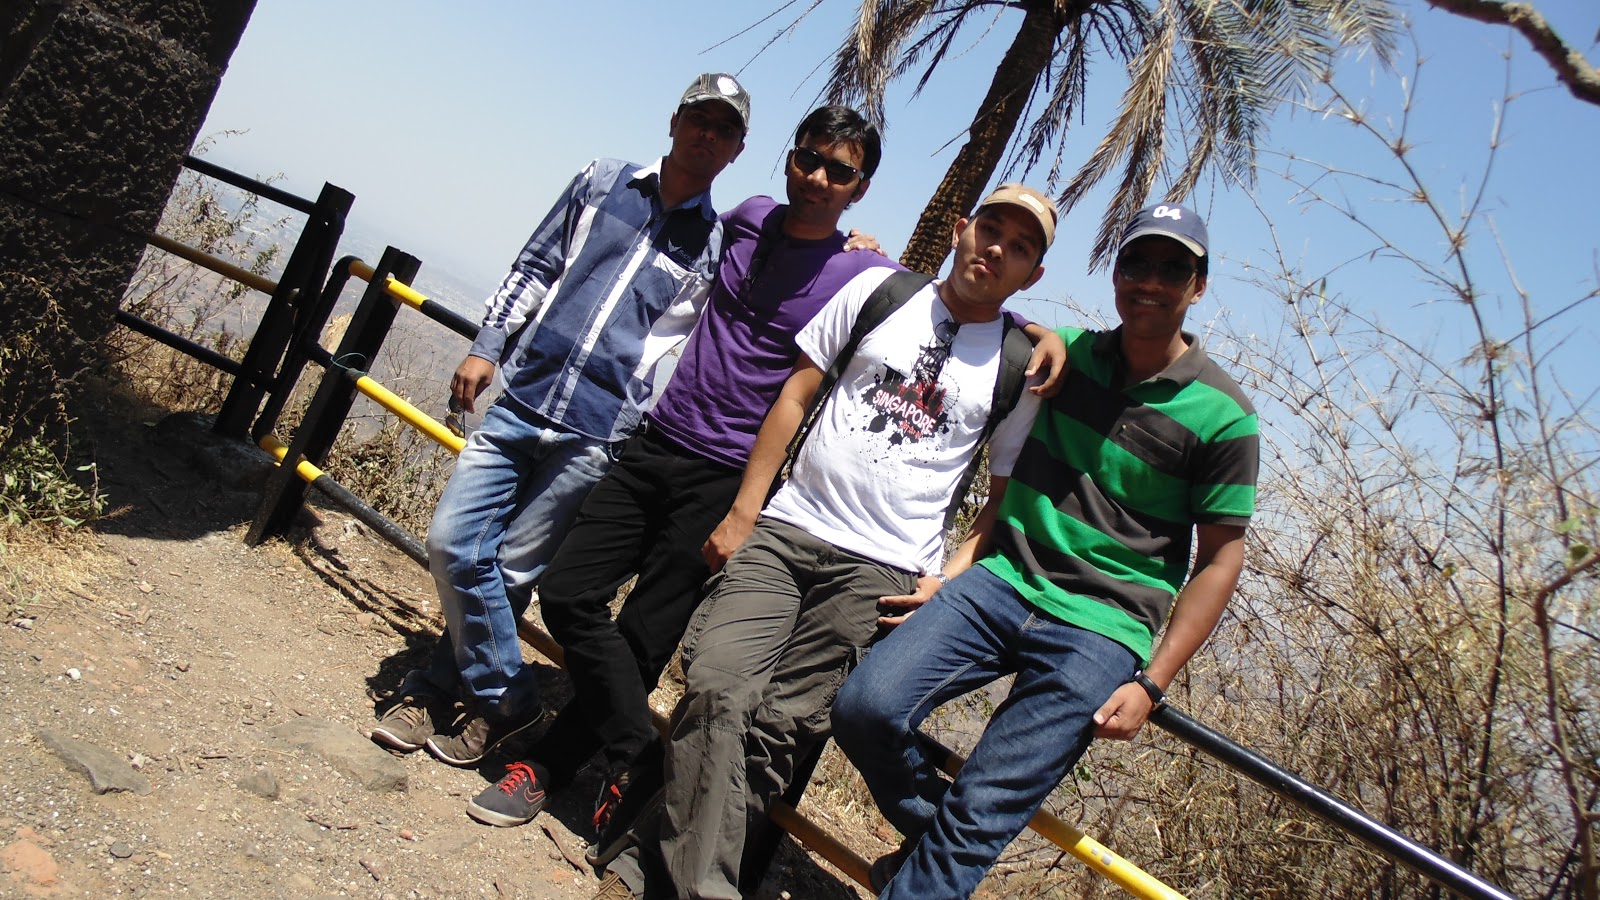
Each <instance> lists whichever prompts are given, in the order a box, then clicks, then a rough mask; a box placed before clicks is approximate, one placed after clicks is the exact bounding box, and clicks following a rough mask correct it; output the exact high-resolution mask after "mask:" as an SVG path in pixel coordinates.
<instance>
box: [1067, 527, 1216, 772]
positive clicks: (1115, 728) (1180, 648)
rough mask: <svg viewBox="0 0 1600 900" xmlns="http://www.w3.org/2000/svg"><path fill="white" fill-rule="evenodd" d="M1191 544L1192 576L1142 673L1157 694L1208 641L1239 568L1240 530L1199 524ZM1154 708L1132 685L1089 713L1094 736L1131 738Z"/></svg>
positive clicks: (1136, 687) (1135, 684) (1144, 695)
mask: <svg viewBox="0 0 1600 900" xmlns="http://www.w3.org/2000/svg"><path fill="white" fill-rule="evenodd" d="M1195 543H1196V549H1195V560H1194V571H1193V572H1191V573H1190V576H1189V583H1188V584H1186V585H1184V586H1183V590H1181V591H1179V592H1178V597H1177V599H1176V600H1175V601H1174V602H1173V604H1172V617H1171V619H1169V620H1168V622H1167V630H1166V633H1165V634H1163V635H1162V636H1161V645H1160V646H1159V647H1157V648H1156V652H1155V655H1154V656H1152V657H1151V658H1150V665H1149V666H1147V667H1146V668H1145V670H1144V673H1145V675H1147V676H1149V678H1150V680H1151V681H1154V682H1155V683H1156V686H1157V687H1159V688H1161V689H1162V690H1166V689H1167V686H1168V685H1170V684H1172V680H1173V679H1174V678H1176V677H1177V676H1178V671H1179V670H1180V669H1182V668H1183V667H1184V665H1185V664H1186V663H1188V662H1189V658H1190V657H1191V656H1194V653H1195V651H1196V650H1199V649H1200V645H1201V644H1204V643H1205V641H1206V638H1208V637H1210V636H1211V631H1212V629H1214V628H1216V627H1217V620H1219V619H1221V618H1222V610H1223V609H1224V608H1225V607H1227V605H1228V598H1230V597H1232V596H1233V589H1234V587H1235V586H1236V585H1238V583H1239V573H1240V572H1241V571H1242V570H1243V569H1244V526H1242V525H1198V526H1196V527H1195ZM1153 705H1154V704H1153V703H1151V701H1150V696H1149V695H1148V694H1147V693H1145V690H1144V688H1142V687H1140V686H1139V685H1138V684H1137V683H1135V682H1129V683H1128V684H1125V685H1123V686H1122V687H1120V688H1117V689H1116V690H1115V691H1114V692H1112V694H1111V698H1110V699H1109V700H1107V701H1106V702H1105V704H1104V705H1103V706H1101V707H1100V709H1099V710H1097V711H1096V712H1095V714H1094V721H1095V729H1094V736H1095V737H1099V738H1116V739H1118V740H1128V739H1130V738H1132V737H1133V736H1134V735H1136V734H1138V733H1139V729H1140V728H1142V727H1144V723H1145V720H1146V719H1148V718H1149V717H1150V708H1151V707H1152V706H1153Z"/></svg>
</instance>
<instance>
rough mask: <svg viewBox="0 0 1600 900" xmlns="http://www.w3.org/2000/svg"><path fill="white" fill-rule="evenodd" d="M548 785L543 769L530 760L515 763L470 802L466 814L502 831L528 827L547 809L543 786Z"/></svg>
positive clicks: (547, 777) (546, 775)
mask: <svg viewBox="0 0 1600 900" xmlns="http://www.w3.org/2000/svg"><path fill="white" fill-rule="evenodd" d="M549 783H550V773H548V772H546V771H544V766H541V765H539V764H538V763H536V762H533V761H531V760H530V761H528V762H515V763H512V764H510V765H508V766H506V774H505V777H504V778H501V779H500V780H499V781H497V782H495V783H494V784H493V785H491V786H489V787H487V788H484V791H483V793H481V794H479V795H478V796H476V797H474V798H473V799H471V800H469V801H468V802H467V815H469V816H471V817H473V818H474V819H477V820H478V821H479V822H482V823H484V824H485V825H497V826H499V827H501V828H512V827H514V826H517V825H522V824H525V823H527V822H528V821H529V820H531V819H532V818H533V817H534V816H537V815H538V814H539V810H541V809H544V786H545V785H546V784H549Z"/></svg>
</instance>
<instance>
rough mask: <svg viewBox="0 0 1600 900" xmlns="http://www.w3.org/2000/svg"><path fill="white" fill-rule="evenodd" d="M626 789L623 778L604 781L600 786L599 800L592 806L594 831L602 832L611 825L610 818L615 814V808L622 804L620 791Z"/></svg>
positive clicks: (625, 781)
mask: <svg viewBox="0 0 1600 900" xmlns="http://www.w3.org/2000/svg"><path fill="white" fill-rule="evenodd" d="M626 787H627V780H626V778H623V777H614V778H608V779H606V782H605V784H603V785H601V786H600V799H599V800H596V801H595V804H594V830H595V831H596V832H600V831H604V830H605V828H606V826H607V825H609V824H611V817H612V816H613V815H615V814H616V811H617V807H618V806H619V805H621V803H622V791H623V789H624V788H626Z"/></svg>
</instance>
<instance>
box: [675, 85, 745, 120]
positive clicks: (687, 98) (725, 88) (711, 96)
mask: <svg viewBox="0 0 1600 900" xmlns="http://www.w3.org/2000/svg"><path fill="white" fill-rule="evenodd" d="M706 100H721V101H722V102H723V103H726V104H728V105H729V106H731V107H733V111H734V112H736V113H738V114H739V122H740V124H742V125H743V126H744V130H745V132H746V133H748V132H749V131H750V92H749V91H746V90H745V89H744V85H742V84H740V83H739V82H738V80H737V79H735V78H734V77H733V76H732V75H728V74H725V73H722V72H707V73H705V74H704V75H701V76H699V77H698V78H696V79H695V80H694V81H693V82H691V83H690V84H689V87H688V89H687V90H685V91H684V92H683V99H682V100H679V101H678V107H679V108H680V109H681V108H683V107H685V106H689V105H691V104H694V103H701V102H704V101H706Z"/></svg>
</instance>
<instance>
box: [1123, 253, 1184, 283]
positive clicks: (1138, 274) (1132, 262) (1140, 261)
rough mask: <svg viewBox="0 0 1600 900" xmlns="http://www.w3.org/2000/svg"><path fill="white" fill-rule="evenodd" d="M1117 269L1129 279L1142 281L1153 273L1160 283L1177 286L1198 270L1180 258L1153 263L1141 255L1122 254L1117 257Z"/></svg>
mask: <svg viewBox="0 0 1600 900" xmlns="http://www.w3.org/2000/svg"><path fill="white" fill-rule="evenodd" d="M1117 271H1118V272H1119V273H1121V275H1122V277H1123V278H1126V279H1128V280H1129V281H1143V280H1145V279H1146V278H1149V277H1150V276H1151V275H1154V276H1156V279H1157V280H1159V281H1160V282H1161V283H1162V284H1164V285H1166V286H1168V287H1178V286H1179V285H1184V284H1188V283H1189V279H1191V278H1193V277H1194V275H1195V272H1196V271H1198V270H1196V269H1195V267H1194V264H1193V263H1188V262H1183V261H1182V260H1176V259H1169V260H1167V261H1165V262H1162V263H1153V262H1151V261H1150V260H1148V259H1145V258H1144V257H1142V256H1123V257H1119V258H1118V259H1117Z"/></svg>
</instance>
